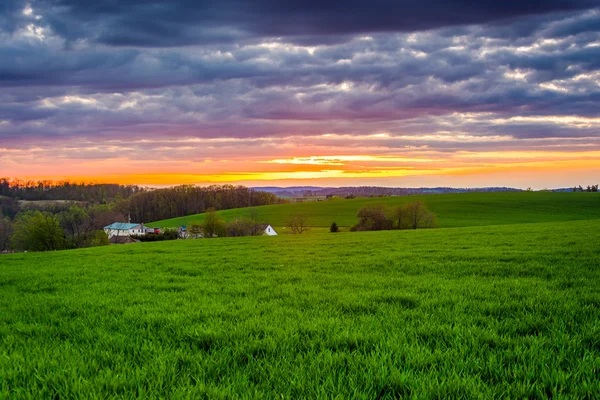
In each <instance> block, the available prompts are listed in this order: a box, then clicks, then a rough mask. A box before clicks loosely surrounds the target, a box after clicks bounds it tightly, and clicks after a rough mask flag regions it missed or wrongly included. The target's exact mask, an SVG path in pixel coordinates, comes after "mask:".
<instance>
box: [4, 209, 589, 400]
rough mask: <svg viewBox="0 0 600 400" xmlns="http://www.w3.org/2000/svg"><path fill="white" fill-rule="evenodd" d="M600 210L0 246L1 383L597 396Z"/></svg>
mask: <svg viewBox="0 0 600 400" xmlns="http://www.w3.org/2000/svg"><path fill="white" fill-rule="evenodd" d="M599 227H600V221H598V220H595V221H579V222H568V223H542V224H528V225H521V226H517V225H513V226H503V227H477V228H460V229H451V230H444V229H439V230H423V231H393V232H367V233H356V234H350V233H345V234H344V233H342V234H335V235H333V234H332V235H313V236H304V235H302V236H280V237H249V238H224V239H213V240H188V241H176V242H167V243H148V244H137V245H130V246H120V247H118V246H114V247H107V248H96V249H84V250H74V251H64V252H55V253H37V254H33V253H29V254H15V255H8V256H0V285H1V286H0V293H1V294H2V296H0V385H1V386H0V397H10V398H77V397H88V398H94V397H95V398H133V397H152V398H159V397H160V398H165V397H168V398H225V397H242V398H251V397H265V398H275V397H277V398H280V397H283V398H319V397H320V398H334V397H337V398H344V399H346V398H369V399H372V398H397V397H400V396H405V397H412V398H419V399H423V398H470V399H473V398H481V399H490V398H502V397H504V398H523V397H526V398H548V397H553V398H555V397H556V398H557V397H573V398H595V397H596V396H597V394H598V393H600V380H599V379H598V376H599V374H600V324H599V322H598V321H599V320H600V285H599V283H600V263H599V261H598V254H600V229H599Z"/></svg>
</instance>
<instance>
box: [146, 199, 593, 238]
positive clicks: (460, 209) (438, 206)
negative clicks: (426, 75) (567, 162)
mask: <svg viewBox="0 0 600 400" xmlns="http://www.w3.org/2000/svg"><path fill="white" fill-rule="evenodd" d="M413 201H421V202H423V203H425V204H426V205H427V206H428V207H429V209H430V210H431V211H433V212H435V213H436V214H437V215H438V218H439V224H440V227H442V228H451V227H462V226H485V225H500V224H516V223H528V222H550V221H573V220H582V219H589V218H600V194H598V193H550V192H517V193H514V192H513V193H461V194H440V195H422V196H398V197H381V198H360V199H353V200H345V199H340V200H326V201H318V202H307V203H294V204H277V205H271V206H263V207H256V208H255V210H256V211H257V212H258V214H259V219H261V220H262V222H265V223H269V224H271V225H273V226H274V227H282V226H284V225H285V220H286V218H288V217H289V216H290V215H294V214H307V215H309V216H310V220H311V223H312V225H313V226H315V227H322V228H324V227H329V225H331V223H332V222H333V221H335V222H336V223H337V224H338V225H339V226H342V227H349V226H352V225H354V223H356V213H357V211H358V209H359V208H360V207H362V206H364V205H366V204H373V203H381V204H386V205H388V206H390V207H394V206H398V205H400V204H403V203H407V202H413ZM249 212H250V210H249V209H233V210H224V211H220V212H219V214H221V215H222V216H223V218H224V219H225V220H231V219H235V218H237V217H240V216H248V215H249ZM203 220H204V215H203V214H197V215H191V216H187V217H181V218H173V219H168V220H164V221H157V222H153V223H151V224H149V225H151V226H157V227H176V226H181V225H190V224H193V223H201V222H202V221H203ZM315 231H319V230H318V229H315ZM321 231H322V230H321Z"/></svg>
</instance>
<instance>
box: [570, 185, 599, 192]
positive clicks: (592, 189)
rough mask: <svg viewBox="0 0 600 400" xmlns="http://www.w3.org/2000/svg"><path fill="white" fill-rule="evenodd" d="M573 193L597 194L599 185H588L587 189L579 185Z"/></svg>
mask: <svg viewBox="0 0 600 400" xmlns="http://www.w3.org/2000/svg"><path fill="white" fill-rule="evenodd" d="M573 191H574V192H597V191H598V185H588V186H587V187H586V188H583V186H581V185H579V186H575V187H573Z"/></svg>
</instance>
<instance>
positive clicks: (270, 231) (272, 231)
mask: <svg viewBox="0 0 600 400" xmlns="http://www.w3.org/2000/svg"><path fill="white" fill-rule="evenodd" d="M263 227H264V231H265V233H264V234H265V235H269V236H277V232H275V229H273V227H272V226H271V225H263Z"/></svg>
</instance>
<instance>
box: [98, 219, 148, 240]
mask: <svg viewBox="0 0 600 400" xmlns="http://www.w3.org/2000/svg"><path fill="white" fill-rule="evenodd" d="M104 232H106V234H107V235H108V237H109V238H111V237H113V236H129V235H145V234H146V227H145V226H144V224H131V223H127V222H113V223H112V224H110V225H107V226H105V227H104Z"/></svg>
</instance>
